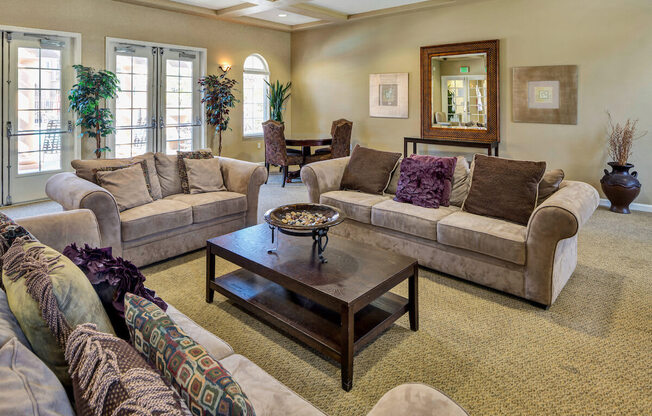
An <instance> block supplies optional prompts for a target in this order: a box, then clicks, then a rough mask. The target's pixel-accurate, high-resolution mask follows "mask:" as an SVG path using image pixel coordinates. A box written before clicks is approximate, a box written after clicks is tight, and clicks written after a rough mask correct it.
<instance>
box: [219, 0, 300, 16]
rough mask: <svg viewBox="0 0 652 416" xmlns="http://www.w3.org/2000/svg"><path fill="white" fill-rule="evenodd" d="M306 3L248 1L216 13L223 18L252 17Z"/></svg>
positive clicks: (296, 0) (294, 1)
mask: <svg viewBox="0 0 652 416" xmlns="http://www.w3.org/2000/svg"><path fill="white" fill-rule="evenodd" d="M306 1H308V0H275V1H270V0H247V2H246V3H243V4H239V5H237V6H232V7H227V8H224V9H219V10H217V11H216V13H217V15H218V16H223V17H240V16H251V15H252V14H256V13H261V12H266V11H268V10H278V9H281V8H282V7H286V6H287V7H290V6H294V5H296V4H300V3H305V2H306Z"/></svg>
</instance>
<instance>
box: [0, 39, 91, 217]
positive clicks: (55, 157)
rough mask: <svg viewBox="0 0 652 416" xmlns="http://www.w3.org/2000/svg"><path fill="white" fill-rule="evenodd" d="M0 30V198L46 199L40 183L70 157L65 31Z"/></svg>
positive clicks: (70, 74)
mask: <svg viewBox="0 0 652 416" xmlns="http://www.w3.org/2000/svg"><path fill="white" fill-rule="evenodd" d="M0 33H1V34H2V55H1V58H0V60H1V61H2V65H1V67H2V71H1V74H2V76H1V78H2V89H1V90H2V100H1V104H0V106H1V107H2V111H1V112H0V114H1V117H2V161H3V167H4V169H3V170H2V179H3V180H2V203H3V205H10V204H13V203H21V202H28V201H34V200H38V199H43V198H45V182H46V181H47V179H48V178H49V177H50V176H52V175H53V174H55V173H58V172H61V171H63V170H68V169H69V167H70V161H71V160H72V159H73V158H74V157H75V150H76V148H78V146H76V145H75V137H74V131H75V129H74V127H73V121H72V120H73V115H72V114H70V113H68V111H67V108H68V99H67V96H68V94H67V92H68V91H69V90H70V88H71V87H72V84H73V82H74V71H73V68H72V65H73V63H74V62H73V61H74V55H75V54H74V51H73V45H72V44H73V42H74V39H73V38H70V37H67V36H55V35H41V34H33V33H22V32H16V31H0Z"/></svg>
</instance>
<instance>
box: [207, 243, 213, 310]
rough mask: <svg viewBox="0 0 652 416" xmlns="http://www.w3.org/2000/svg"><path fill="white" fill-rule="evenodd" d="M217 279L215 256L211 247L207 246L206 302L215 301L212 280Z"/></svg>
mask: <svg viewBox="0 0 652 416" xmlns="http://www.w3.org/2000/svg"><path fill="white" fill-rule="evenodd" d="M213 279H215V256H214V255H213V253H211V249H210V247H206V302H207V303H212V302H213V294H214V292H213V289H212V288H211V282H212V281H213Z"/></svg>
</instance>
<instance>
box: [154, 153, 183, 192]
mask: <svg viewBox="0 0 652 416" xmlns="http://www.w3.org/2000/svg"><path fill="white" fill-rule="evenodd" d="M154 156H155V158H156V173H158V179H159V183H160V184H161V194H162V195H163V198H165V197H166V196H170V195H175V194H182V193H183V190H182V189H181V177H180V176H179V165H178V164H177V155H166V154H165V153H156V154H155V155H154Z"/></svg>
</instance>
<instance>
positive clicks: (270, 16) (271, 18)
mask: <svg viewBox="0 0 652 416" xmlns="http://www.w3.org/2000/svg"><path fill="white" fill-rule="evenodd" d="M279 15H285V16H284V17H282V16H279ZM249 17H254V18H256V19H262V20H267V21H268V22H274V23H281V24H284V25H302V24H304V23H312V22H318V21H319V19H315V18H312V17H308V16H303V15H301V14H297V13H291V12H286V11H282V10H274V9H272V10H267V11H264V12H260V13H254V14H250V15H249Z"/></svg>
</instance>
